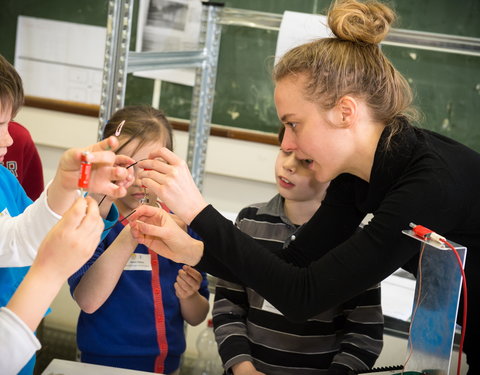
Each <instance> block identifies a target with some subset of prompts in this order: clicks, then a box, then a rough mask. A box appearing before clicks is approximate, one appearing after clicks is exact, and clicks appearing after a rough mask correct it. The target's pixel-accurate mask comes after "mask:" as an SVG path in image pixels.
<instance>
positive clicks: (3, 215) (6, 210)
mask: <svg viewBox="0 0 480 375" xmlns="http://www.w3.org/2000/svg"><path fill="white" fill-rule="evenodd" d="M0 217H10V212H8V208H7V207H5V209H4V210H3V211H1V212H0Z"/></svg>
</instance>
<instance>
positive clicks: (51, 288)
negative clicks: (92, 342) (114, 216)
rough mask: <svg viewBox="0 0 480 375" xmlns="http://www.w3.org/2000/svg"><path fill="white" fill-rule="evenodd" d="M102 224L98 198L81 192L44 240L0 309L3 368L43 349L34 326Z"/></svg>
mask: <svg viewBox="0 0 480 375" xmlns="http://www.w3.org/2000/svg"><path fill="white" fill-rule="evenodd" d="M101 224H102V221H101V219H100V216H99V213H98V208H97V204H96V202H94V201H93V200H91V199H83V198H79V199H78V200H77V202H76V203H75V204H74V205H73V207H72V208H71V209H70V210H68V211H67V212H66V213H65V216H64V217H63V219H62V220H60V222H59V223H58V224H57V225H55V226H54V227H53V229H52V230H51V231H50V232H49V233H48V235H47V237H45V239H44V240H43V242H42V244H41V245H40V248H39V250H38V255H37V257H36V258H35V261H34V263H33V265H32V267H31V268H30V270H29V271H28V273H27V275H26V276H25V278H24V279H23V281H22V283H21V284H20V286H19V287H18V289H17V290H16V292H15V294H14V295H13V297H12V298H11V300H10V301H9V302H8V305H7V306H6V308H5V307H4V308H2V309H1V310H0V363H1V364H2V373H7V374H16V373H17V372H18V371H19V370H20V369H21V368H22V367H23V366H24V365H25V363H26V362H27V361H28V360H29V359H30V358H31V356H32V355H33V354H34V353H35V350H38V349H39V347H40V343H39V342H38V340H37V339H36V338H35V335H34V334H33V331H34V330H35V329H36V328H37V326H38V324H39V323H40V321H41V319H42V318H43V316H44V314H45V311H46V310H47V309H48V306H49V305H50V303H51V302H52V300H53V299H54V297H55V296H56V295H57V293H58V291H59V290H60V288H61V286H62V285H63V284H64V283H65V280H66V279H67V277H68V276H69V275H70V274H72V273H73V272H74V271H75V270H77V269H78V268H79V267H80V266H81V265H82V264H83V263H85V262H86V261H87V260H88V259H89V258H90V257H91V256H92V253H93V250H94V249H95V246H96V245H97V243H98V241H99V239H100V233H101V231H102V229H101V228H102V225H101Z"/></svg>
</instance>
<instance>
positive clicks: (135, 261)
mask: <svg viewBox="0 0 480 375" xmlns="http://www.w3.org/2000/svg"><path fill="white" fill-rule="evenodd" d="M124 270H125V271H151V270H152V264H151V263H150V254H135V253H133V254H132V255H130V259H129V260H128V262H127V264H126V265H125V268H124Z"/></svg>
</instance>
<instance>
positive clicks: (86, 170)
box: [78, 151, 92, 190]
mask: <svg viewBox="0 0 480 375" xmlns="http://www.w3.org/2000/svg"><path fill="white" fill-rule="evenodd" d="M88 154H89V152H88V151H85V152H82V155H81V156H80V178H79V179H78V187H79V188H80V189H85V190H86V189H87V188H88V184H89V183H90V173H91V171H92V163H91V162H89V161H88V160H87V155H88Z"/></svg>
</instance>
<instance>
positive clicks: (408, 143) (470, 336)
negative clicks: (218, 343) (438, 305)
mask: <svg viewBox="0 0 480 375" xmlns="http://www.w3.org/2000/svg"><path fill="white" fill-rule="evenodd" d="M394 19H395V14H394V12H393V11H392V10H391V9H390V8H389V7H387V6H386V5H384V4H382V3H379V2H377V1H370V2H367V3H361V2H358V1H355V0H344V1H338V2H335V3H334V4H333V5H332V7H331V9H330V11H329V14H328V23H329V27H330V29H331V30H332V32H333V33H334V35H335V37H332V38H325V39H320V40H316V41H314V42H311V43H307V44H304V45H301V46H299V47H296V48H293V49H292V50H290V51H289V52H287V53H286V54H285V55H284V56H283V57H282V58H281V59H280V61H279V62H278V63H277V65H276V66H275V69H274V74H273V76H274V80H275V83H276V87H275V105H276V108H277V113H278V117H279V118H280V120H281V121H282V123H283V124H284V125H285V137H284V139H283V142H282V149H285V150H290V151H294V152H295V153H296V155H297V157H298V158H300V159H311V160H313V163H312V164H311V168H312V169H313V170H314V171H315V174H316V178H317V179H318V180H320V181H328V180H332V182H331V184H330V186H329V188H328V191H327V194H326V197H325V200H324V201H323V203H322V205H321V206H320V208H319V209H318V211H317V212H316V214H315V215H314V216H313V217H312V219H311V220H310V221H309V222H308V223H307V224H305V227H304V228H303V230H302V232H301V233H300V234H299V235H298V236H297V237H296V240H295V241H293V242H292V243H291V244H290V246H289V247H288V248H287V249H286V250H285V251H284V252H283V253H282V254H280V256H276V255H274V254H271V253H270V252H269V251H268V250H265V249H262V248H261V246H259V245H258V244H257V243H255V241H252V240H251V239H250V238H248V237H246V236H245V235H243V234H242V233H240V232H239V231H238V230H237V229H235V228H234V226H232V225H231V223H229V222H228V221H227V220H225V219H224V218H223V217H222V216H221V215H220V214H219V213H218V212H217V211H216V210H215V209H214V208H213V207H212V206H211V205H208V204H207V203H206V202H205V200H204V199H203V197H202V196H201V194H200V192H199V191H198V189H196V187H195V185H194V183H193V182H192V179H191V177H190V175H189V172H188V168H187V167H186V164H185V163H184V162H183V161H182V160H179V159H178V158H177V157H175V156H174V155H173V154H171V153H169V152H168V151H167V150H165V149H162V150H160V151H159V152H157V153H155V154H154V155H151V157H153V156H161V157H163V159H164V160H165V161H166V162H167V163H161V162H158V161H154V160H149V161H144V162H142V166H143V167H145V168H151V169H153V170H152V171H146V172H144V173H143V174H142V176H143V180H142V181H143V183H144V184H145V185H146V186H148V188H150V189H153V190H154V191H155V192H156V193H157V194H158V196H160V197H161V199H162V200H164V201H165V202H166V203H167V204H168V205H169V206H171V208H172V210H174V211H175V213H176V214H177V215H178V216H180V217H181V218H182V219H183V220H184V221H185V222H186V223H187V224H189V225H191V227H192V228H193V229H194V230H195V231H196V232H197V233H198V234H199V235H200V236H201V237H202V239H203V242H200V241H197V242H195V245H194V244H193V243H192V241H191V240H190V239H188V238H187V237H182V238H185V241H180V239H179V237H178V236H173V233H180V231H179V230H178V229H177V228H176V227H175V226H174V225H173V224H174V223H173V222H171V221H170V220H169V219H168V217H166V216H165V215H164V214H163V213H161V212H160V211H154V210H151V209H148V208H145V209H143V210H141V211H139V212H137V213H136V215H135V216H134V217H132V220H133V221H134V223H133V224H132V225H134V226H135V228H136V231H137V235H138V236H139V238H141V239H140V240H141V241H144V242H145V243H150V244H151V245H152V246H154V247H156V248H157V249H158V250H159V251H161V252H162V253H163V254H165V255H166V256H169V257H171V258H172V259H177V260H182V261H184V262H186V263H188V264H190V265H196V266H197V267H198V268H199V269H202V270H204V271H206V272H209V273H211V274H214V275H217V276H219V277H222V278H224V279H225V278H226V279H232V280H237V281H239V282H241V283H242V284H245V285H247V286H249V287H251V288H253V289H255V290H256V291H257V292H258V293H259V294H261V295H262V296H263V297H265V298H266V299H268V300H269V301H270V302H271V303H272V304H273V305H274V306H275V307H276V308H277V309H278V310H280V311H281V312H282V313H284V314H285V315H286V316H287V317H288V318H290V319H293V320H303V319H306V318H309V317H311V316H313V315H315V314H318V313H320V312H322V311H325V310H327V309H329V308H331V307H332V306H335V305H337V304H339V303H342V302H344V301H346V300H348V299H349V298H352V297H353V296H355V295H358V294H359V293H360V292H361V291H363V290H365V289H367V288H369V287H370V286H372V285H374V284H375V283H378V282H380V281H382V280H383V279H384V278H385V277H387V276H388V275H390V274H391V273H393V272H394V271H395V270H396V269H398V268H399V267H403V268H406V269H408V270H411V271H412V272H415V271H416V266H417V259H418V255H419V244H418V242H417V241H413V240H412V239H411V238H408V237H407V236H405V235H404V234H402V230H404V229H408V228H409V223H411V222H413V223H417V224H421V225H424V226H425V227H428V228H430V229H432V230H434V231H436V232H437V233H440V234H441V235H442V236H445V237H446V238H448V239H449V240H451V241H454V242H457V243H459V244H462V245H464V246H466V247H467V248H468V256H467V258H468V259H467V262H466V275H467V279H468V286H469V294H470V296H471V298H470V299H469V306H468V326H467V327H466V328H467V329H466V332H467V333H466V340H465V347H464V349H465V352H466V354H467V362H468V364H469V373H471V374H477V373H480V362H479V361H480V359H479V357H478V356H476V355H475V351H474V349H473V347H474V345H475V341H478V339H479V338H480V337H479V330H480V329H479V321H478V319H477V317H478V316H479V315H480V298H479V294H480V290H479V288H480V276H479V275H480V274H479V273H478V272H476V268H477V267H478V264H479V262H480V195H479V193H478V192H479V191H480V173H478V171H479V170H480V155H479V154H478V153H476V152H475V151H473V150H471V149H469V148H468V147H466V146H464V145H462V144H460V143H458V142H456V141H454V140H452V139H449V138H447V137H444V136H442V135H440V134H437V133H434V132H432V131H429V130H426V129H420V128H418V127H416V126H414V125H413V122H414V120H415V116H414V115H415V111H414V110H413V109H412V107H411V102H412V94H411V90H410V87H409V85H408V83H407V82H406V80H405V78H403V77H402V75H401V74H400V73H399V72H398V71H397V70H396V69H395V68H394V67H393V65H392V64H391V62H390V61H389V60H388V59H387V57H386V56H385V55H384V54H383V52H382V51H381V49H380V47H379V43H380V42H381V41H382V40H383V39H384V38H385V36H386V35H387V33H388V31H389V29H390V25H391V23H392V22H393V21H394ZM180 198H181V199H180ZM368 213H371V214H373V218H372V220H371V221H370V222H369V223H368V225H366V226H365V227H364V228H363V230H362V231H359V232H356V231H355V229H356V228H357V226H358V225H359V223H360V222H361V220H362V219H363V218H364V217H365V215H366V214H368ZM137 219H139V220H140V221H139V222H137V221H136V220H137ZM152 224H155V225H152ZM179 235H180V234H179ZM187 244H188V246H187ZM193 246H196V247H195V250H193V249H194V248H193ZM319 254H320V255H319ZM292 263H293V264H292ZM294 264H298V265H299V266H295V265H294ZM273 280H274V282H273ZM459 316H460V317H461V316H462V314H461V312H460V314H459Z"/></svg>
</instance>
